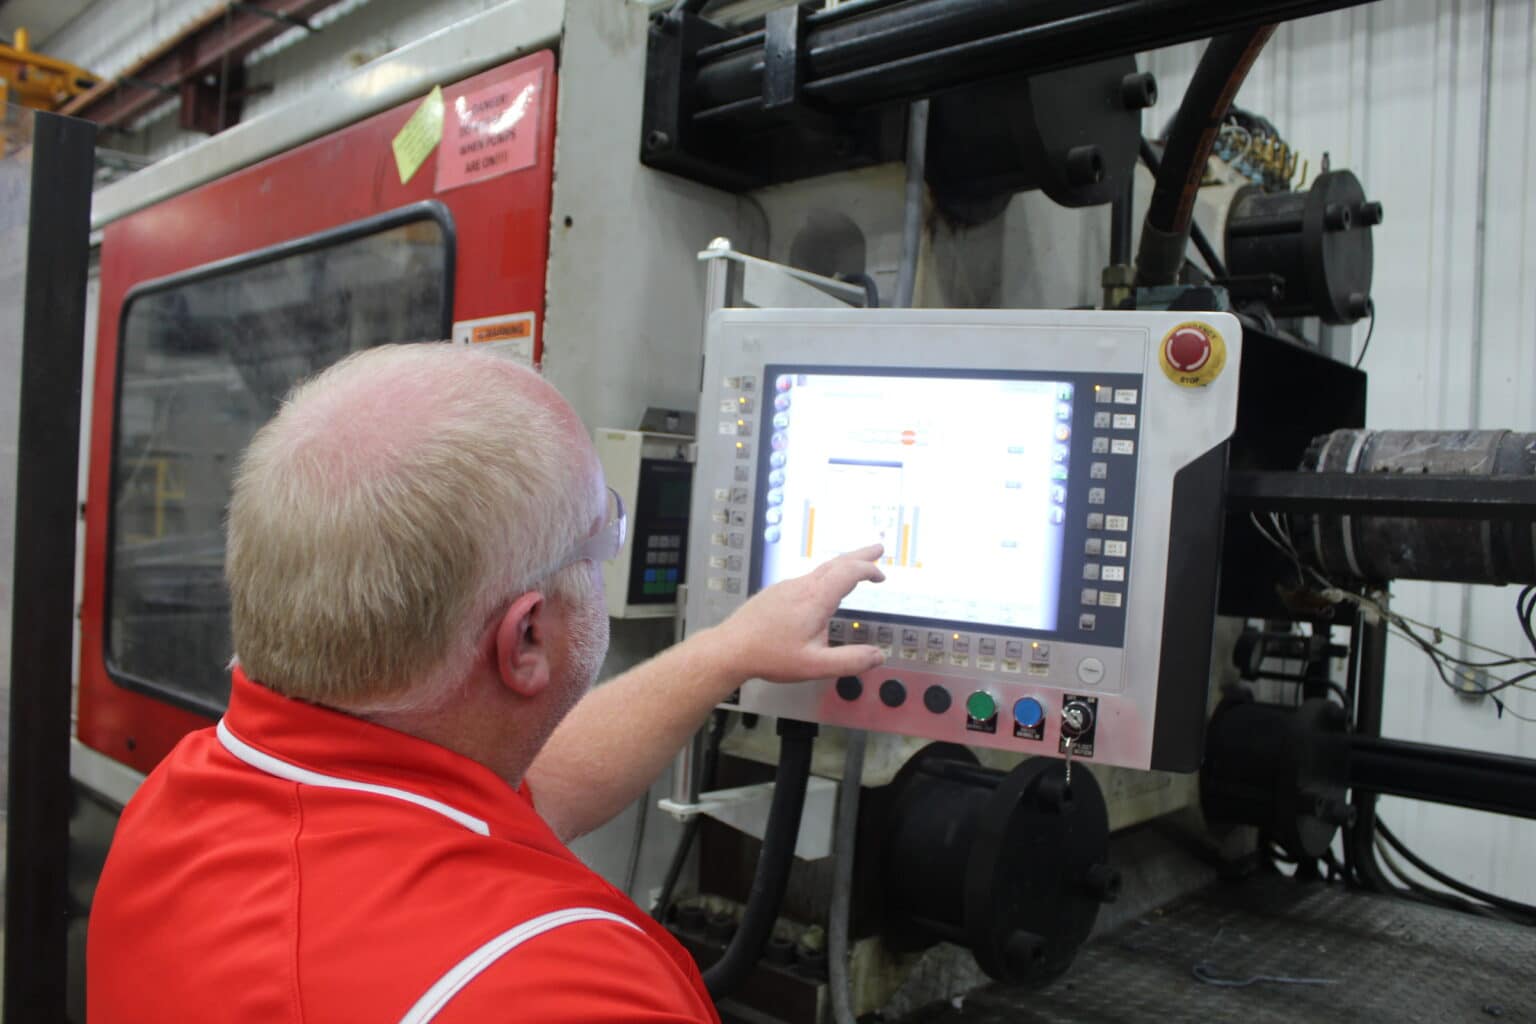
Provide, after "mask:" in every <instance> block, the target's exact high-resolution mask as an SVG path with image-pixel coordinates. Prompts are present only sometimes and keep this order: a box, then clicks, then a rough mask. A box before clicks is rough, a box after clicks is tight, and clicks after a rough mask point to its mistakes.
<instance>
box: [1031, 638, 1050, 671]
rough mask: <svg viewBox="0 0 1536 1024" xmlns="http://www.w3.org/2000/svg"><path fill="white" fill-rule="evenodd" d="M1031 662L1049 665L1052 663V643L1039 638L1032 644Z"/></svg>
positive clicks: (1032, 663)
mask: <svg viewBox="0 0 1536 1024" xmlns="http://www.w3.org/2000/svg"><path fill="white" fill-rule="evenodd" d="M1029 662H1030V664H1031V665H1049V664H1050V663H1051V645H1050V644H1048V643H1044V642H1042V641H1039V640H1036V641H1035V642H1034V643H1032V644H1030V645H1029Z"/></svg>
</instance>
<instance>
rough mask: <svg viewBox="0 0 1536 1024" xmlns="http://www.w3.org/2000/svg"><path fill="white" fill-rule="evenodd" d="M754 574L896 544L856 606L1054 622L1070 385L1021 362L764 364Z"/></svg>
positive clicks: (971, 620) (1035, 625)
mask: <svg viewBox="0 0 1536 1024" xmlns="http://www.w3.org/2000/svg"><path fill="white" fill-rule="evenodd" d="M766 381H767V383H768V385H769V386H768V387H767V388H766V389H765V394H764V395H763V400H764V402H765V408H764V440H765V441H766V442H767V443H766V444H764V446H763V448H762V456H761V459H762V461H761V464H760V466H759V487H758V501H757V504H758V516H757V534H756V537H755V545H756V548H755V550H754V552H753V555H754V558H753V563H754V569H755V582H756V583H757V585H758V587H765V586H768V585H770V584H772V583H775V582H777V581H779V580H782V579H787V578H790V577H794V576H799V575H802V574H804V573H806V572H809V571H810V570H811V569H813V568H815V567H816V566H817V565H819V564H820V563H822V562H823V561H825V560H827V559H828V558H831V557H833V556H835V555H837V554H839V553H841V552H844V551H850V550H853V549H855V548H860V547H863V546H865V545H867V544H872V543H876V542H878V543H881V544H884V545H885V555H884V561H883V565H882V568H883V569H884V571H885V576H886V581H885V582H884V583H881V584H878V585H877V584H861V585H860V586H859V587H857V588H856V589H855V590H854V591H853V593H852V594H850V595H849V596H848V598H847V600H845V601H844V602H843V605H842V607H843V609H844V610H845V611H851V612H865V613H877V614H880V615H882V616H887V617H893V618H899V619H927V620H939V621H943V622H953V623H967V624H973V625H986V626H993V627H999V626H1000V627H1004V628H1010V627H1011V628H1015V629H1021V630H1046V631H1049V630H1055V629H1056V628H1057V617H1058V614H1059V608H1060V588H1061V563H1062V549H1063V535H1064V532H1065V526H1064V523H1065V520H1066V504H1067V479H1068V474H1069V471H1070V465H1069V460H1070V452H1071V444H1070V442H1071V431H1072V423H1073V419H1072V403H1073V386H1072V384H1071V383H1068V382H1065V381H1053V380H1041V379H1035V378H1034V377H1032V376H1031V377H1026V376H1024V375H1021V374H975V375H966V374H964V373H956V372H954V371H913V370H897V371H890V370H886V371H873V372H871V371H856V372H848V373H843V372H828V370H827V369H825V368H821V369H819V370H810V369H809V368H807V370H806V371H805V372H802V371H801V370H799V369H797V368H795V367H783V366H770V367H768V368H767V377H766Z"/></svg>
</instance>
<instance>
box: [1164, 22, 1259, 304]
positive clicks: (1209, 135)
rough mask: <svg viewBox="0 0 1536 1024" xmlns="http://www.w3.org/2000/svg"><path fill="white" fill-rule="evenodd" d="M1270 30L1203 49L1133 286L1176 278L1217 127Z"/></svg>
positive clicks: (1177, 120)
mask: <svg viewBox="0 0 1536 1024" xmlns="http://www.w3.org/2000/svg"><path fill="white" fill-rule="evenodd" d="M1274 32H1275V26H1274V25H1260V26H1259V27H1258V28H1254V29H1245V30H1243V31H1239V32H1229V33H1227V34H1226V35H1220V36H1216V37H1215V38H1214V39H1212V40H1211V42H1210V45H1209V46H1207V47H1206V48H1205V54H1204V56H1202V57H1201V58H1200V64H1199V66H1198V67H1196V68H1195V75H1194V78H1193V79H1191V81H1190V83H1189V88H1188V89H1187V90H1186V91H1185V93H1184V101H1183V102H1182V103H1180V104H1179V112H1178V114H1177V115H1176V116H1175V117H1174V120H1173V129H1172V131H1170V132H1169V133H1168V144H1167V146H1166V147H1165V148H1164V150H1163V161H1162V168H1161V170H1159V171H1158V174H1157V181H1156V184H1155V185H1154V186H1153V189H1152V200H1151V203H1150V205H1148V207H1147V219H1146V221H1145V222H1144V224H1143V225H1142V229H1141V245H1140V247H1139V249H1138V250H1137V254H1136V283H1137V285H1139V286H1142V287H1155V286H1157V285H1167V284H1173V283H1175V282H1176V281H1177V280H1178V274H1179V267H1180V266H1182V265H1183V263H1184V249H1185V246H1187V245H1188V244H1189V227H1190V224H1191V223H1193V221H1194V214H1195V195H1196V193H1198V192H1199V190H1200V182H1201V180H1202V179H1203V178H1204V177H1205V165H1206V162H1207V161H1208V160H1209V159H1210V156H1211V149H1212V147H1213V146H1215V144H1216V137H1217V135H1218V134H1219V133H1220V131H1221V123H1222V121H1223V120H1225V119H1226V116H1227V111H1228V110H1230V109H1231V107H1232V100H1233V99H1234V98H1235V97H1236V96H1237V91H1238V89H1240V88H1242V85H1243V80H1244V79H1245V78H1247V77H1248V70H1249V69H1250V68H1252V67H1253V62H1254V60H1255V59H1257V58H1258V56H1259V51H1261V50H1262V49H1264V44H1265V43H1267V42H1269V37H1270V36H1272V35H1273V34H1274Z"/></svg>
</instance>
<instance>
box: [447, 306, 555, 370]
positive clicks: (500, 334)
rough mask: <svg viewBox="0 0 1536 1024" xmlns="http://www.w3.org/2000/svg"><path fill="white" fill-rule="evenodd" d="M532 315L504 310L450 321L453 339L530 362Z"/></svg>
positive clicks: (528, 363) (524, 362)
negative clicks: (475, 318) (473, 318)
mask: <svg viewBox="0 0 1536 1024" xmlns="http://www.w3.org/2000/svg"><path fill="white" fill-rule="evenodd" d="M534 317H535V314H533V313H508V314H504V315H502V316H487V317H481V318H480V319H479V320H460V321H458V322H457V323H455V324H454V325H453V340H454V341H455V342H456V343H457V344H460V345H470V346H473V347H474V348H477V349H480V350H482V351H485V352H491V353H494V354H495V355H498V356H503V357H505V358H507V359H511V360H512V361H513V362H517V363H522V364H523V365H524V366H532V365H533V334H534Z"/></svg>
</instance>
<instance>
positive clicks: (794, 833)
mask: <svg viewBox="0 0 1536 1024" xmlns="http://www.w3.org/2000/svg"><path fill="white" fill-rule="evenodd" d="M779 737H780V740H779V766H778V770H777V771H776V772H775V773H774V777H773V802H772V804H770V805H769V808H768V824H767V825H766V827H765V829H764V832H763V849H762V853H760V854H759V855H758V858H757V872H756V874H754V875H753V876H752V890H751V892H750V894H749V895H748V896H747V907H746V910H745V911H744V912H743V913H742V916H741V924H740V925H738V926H737V928H736V934H735V935H733V936H732V937H731V944H730V945H729V946H727V947H726V949H725V953H724V955H722V956H721V957H720V959H719V960H717V961H715V963H714V964H712V965H711V966H710V967H709V969H708V970H706V971H705V972H704V985H705V987H706V988H708V989H709V994H710V996H711V997H712V998H714V999H716V1000H719V999H720V998H721V997H722V996H724V995H727V994H729V993H730V992H731V991H733V990H734V989H735V988H736V987H737V986H738V985H740V984H741V982H742V981H743V980H744V979H745V978H746V976H747V975H748V974H749V973H750V972H751V971H752V968H753V967H755V966H757V962H758V961H759V960H761V959H762V956H763V950H764V949H765V948H767V945H768V939H769V938H770V937H771V936H772V935H773V926H774V923H775V922H777V921H778V919H779V908H780V907H781V906H783V903H784V890H785V889H786V888H787V887H788V885H789V869H790V867H791V866H792V865H793V864H794V860H795V840H796V838H797V837H798V836H799V835H800V815H801V812H802V811H804V810H805V790H806V786H807V784H808V783H809V782H810V778H811V750H812V748H813V747H814V746H815V744H816V726H815V724H814V723H811V722H797V721H795V720H793V719H789V718H781V719H779Z"/></svg>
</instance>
